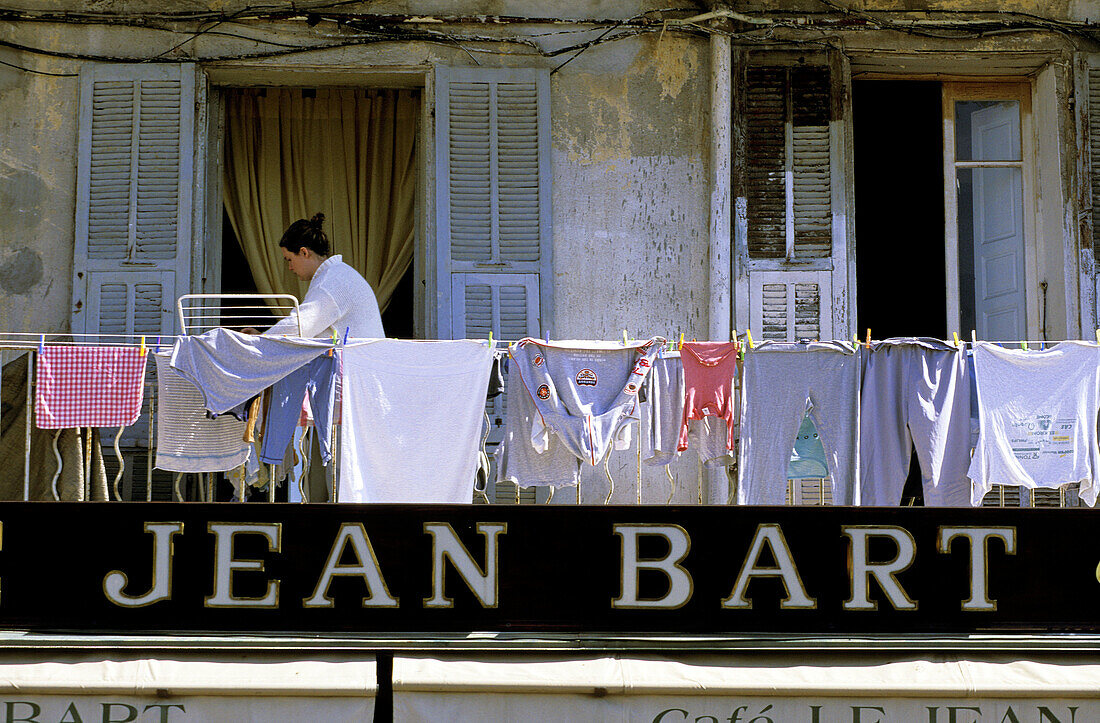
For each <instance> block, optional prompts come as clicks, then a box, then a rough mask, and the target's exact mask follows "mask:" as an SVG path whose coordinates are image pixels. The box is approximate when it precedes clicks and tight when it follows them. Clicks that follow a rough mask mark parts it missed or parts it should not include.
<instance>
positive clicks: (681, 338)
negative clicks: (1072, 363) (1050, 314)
mask: <svg viewBox="0 0 1100 723" xmlns="http://www.w3.org/2000/svg"><path fill="white" fill-rule="evenodd" d="M1096 338H1097V339H1100V329H1097V330H1096ZM680 348H681V349H683V348H684V332H682V331H681V332H680Z"/></svg>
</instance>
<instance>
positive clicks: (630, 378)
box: [511, 338, 664, 465]
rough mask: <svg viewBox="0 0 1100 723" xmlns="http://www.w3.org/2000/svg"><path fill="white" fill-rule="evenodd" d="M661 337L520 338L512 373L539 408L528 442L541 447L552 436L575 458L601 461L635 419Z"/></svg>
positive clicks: (539, 448)
mask: <svg viewBox="0 0 1100 723" xmlns="http://www.w3.org/2000/svg"><path fill="white" fill-rule="evenodd" d="M663 343H664V340H663V339H660V338H653V339H650V340H649V341H647V342H645V343H643V344H637V345H632V346H625V347H624V346H621V345H619V344H612V343H601V342H586V343H585V344H584V346H580V345H577V343H576V342H574V343H572V345H570V344H569V343H554V344H549V343H546V342H542V341H539V340H537V339H530V338H528V339H523V340H521V341H519V342H518V343H517V344H516V345H515V347H513V349H512V351H511V358H512V361H513V368H512V373H514V374H516V375H517V376H518V377H519V378H520V380H521V381H522V383H523V386H524V388H525V389H526V390H527V393H528V395H529V396H530V397H531V401H532V402H533V403H534V406H535V409H536V410H537V412H538V419H537V420H536V421H535V423H534V424H533V426H532V427H531V428H529V431H530V436H529V444H532V445H533V446H534V448H535V450H536V451H544V450H546V449H547V448H548V445H549V440H550V438H551V437H552V436H556V437H557V438H558V439H559V440H560V441H561V442H562V443H564V444H565V447H566V448H567V449H568V450H569V451H570V452H572V453H573V455H574V456H576V457H577V458H578V459H580V460H583V461H584V462H586V463H588V464H591V465H597V464H599V463H601V462H603V460H604V457H606V456H607V453H608V452H609V451H610V450H611V447H612V445H613V443H614V440H615V438H616V437H617V436H619V434H620V433H621V432H623V431H624V426H626V425H627V423H628V422H630V421H637V419H638V392H639V390H640V389H641V387H642V384H643V383H644V382H645V380H646V377H647V376H648V375H649V370H650V368H652V366H653V360H654V359H656V358H657V352H658V351H660V348H661V347H660V345H661V344H663Z"/></svg>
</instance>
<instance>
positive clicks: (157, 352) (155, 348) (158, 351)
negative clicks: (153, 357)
mask: <svg viewBox="0 0 1100 723" xmlns="http://www.w3.org/2000/svg"><path fill="white" fill-rule="evenodd" d="M153 353H154V354H159V353H160V337H159V336H158V337H157V345H156V346H155V347H153Z"/></svg>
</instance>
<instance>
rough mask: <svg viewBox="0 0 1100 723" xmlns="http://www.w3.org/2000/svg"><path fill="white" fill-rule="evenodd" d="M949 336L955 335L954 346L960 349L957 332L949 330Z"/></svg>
mask: <svg viewBox="0 0 1100 723" xmlns="http://www.w3.org/2000/svg"><path fill="white" fill-rule="evenodd" d="M951 336H953V337H955V348H956V349H962V341H960V340H959V332H957V331H953V332H951Z"/></svg>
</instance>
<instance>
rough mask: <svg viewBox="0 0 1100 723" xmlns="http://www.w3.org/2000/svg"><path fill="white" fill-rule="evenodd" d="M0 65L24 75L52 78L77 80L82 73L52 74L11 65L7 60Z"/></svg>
mask: <svg viewBox="0 0 1100 723" xmlns="http://www.w3.org/2000/svg"><path fill="white" fill-rule="evenodd" d="M0 65H6V66H8V67H9V68H15V69H16V70H22V71H23V72H24V73H33V74H34V75H48V76H50V77H51V78H75V77H77V76H78V75H80V73H51V72H49V71H47V70H35V69H34V68H25V67H23V66H22V65H17V64H15V63H9V62H8V61H6V60H0Z"/></svg>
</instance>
